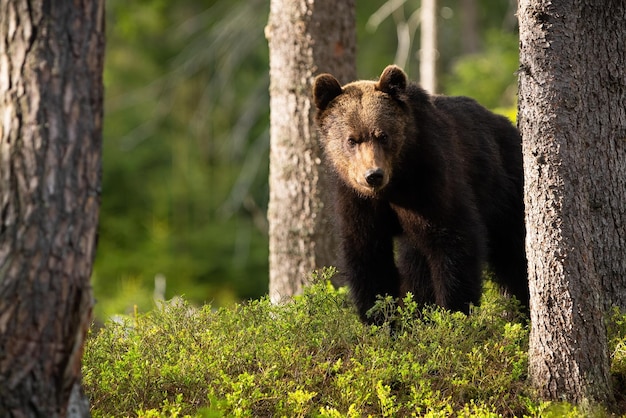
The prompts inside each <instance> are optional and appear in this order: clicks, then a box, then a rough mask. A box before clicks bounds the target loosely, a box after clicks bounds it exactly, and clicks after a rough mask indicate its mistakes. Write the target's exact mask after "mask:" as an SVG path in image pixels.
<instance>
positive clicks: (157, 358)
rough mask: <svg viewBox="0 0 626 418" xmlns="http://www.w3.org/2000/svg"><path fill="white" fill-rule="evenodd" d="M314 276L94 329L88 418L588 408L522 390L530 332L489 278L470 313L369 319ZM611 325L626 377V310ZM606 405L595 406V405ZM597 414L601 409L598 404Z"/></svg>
mask: <svg viewBox="0 0 626 418" xmlns="http://www.w3.org/2000/svg"><path fill="white" fill-rule="evenodd" d="M331 274H332V271H324V272H322V273H321V274H319V275H318V276H319V277H317V283H316V284H315V285H313V286H311V287H310V288H308V289H307V290H306V292H305V294H304V295H303V296H300V297H297V298H296V299H295V300H294V301H293V303H289V304H286V305H280V306H276V305H272V304H271V303H270V302H269V300H268V299H267V298H263V299H261V300H254V301H250V302H247V303H243V304H236V305H235V306H233V307H230V308H220V309H213V308H211V307H210V306H204V307H202V308H194V307H192V306H191V305H189V304H187V303H183V302H180V301H178V302H170V303H166V304H163V305H162V306H161V307H159V308H158V309H155V310H153V311H151V312H149V313H146V314H136V315H133V316H131V317H127V318H125V319H123V320H118V321H116V322H107V323H106V325H105V326H104V327H103V328H101V329H99V330H97V331H94V332H93V335H91V337H90V339H89V340H88V344H87V347H86V352H85V357H84V363H83V376H84V383H85V387H86V391H87V393H88V395H89V397H90V399H91V403H92V413H93V416H94V417H109V416H114V417H118V416H142V417H177V416H179V417H182V416H186V415H190V416H198V417H218V416H289V417H297V416H301V417H304V416H317V417H360V416H368V415H371V416H377V417H384V416H388V417H391V416H411V415H417V416H431V417H437V416H466V417H469V416H477V417H478V416H480V417H491V416H499V415H504V416H512V415H515V416H555V417H556V416H564V414H565V415H567V416H587V414H586V413H589V411H586V413H585V414H583V413H579V412H578V411H577V410H576V409H575V408H573V407H571V406H569V405H566V404H549V403H542V402H539V401H537V400H536V399H535V398H534V397H533V393H532V391H531V390H530V389H529V388H528V385H527V382H526V380H525V378H526V370H527V355H526V351H527V339H528V330H527V327H526V326H525V325H524V322H523V321H520V320H519V318H517V317H516V312H517V310H516V306H515V304H514V303H512V302H511V301H509V300H507V299H505V298H503V297H501V296H500V295H499V294H498V292H497V291H495V290H494V289H492V288H491V287H488V289H487V291H486V293H485V296H484V302H483V304H482V306H480V307H478V308H475V309H474V310H473V312H472V313H471V314H470V315H469V316H465V315H463V314H460V313H450V312H447V311H444V310H441V309H436V308H433V309H425V310H419V309H417V307H416V304H415V303H414V302H413V301H412V300H411V298H410V297H407V298H406V299H405V300H404V301H403V304H402V306H394V305H393V304H392V303H391V302H390V301H389V300H386V301H380V303H379V305H378V306H377V307H376V308H375V309H382V310H383V312H386V314H387V318H388V319H389V323H394V331H393V332H392V333H391V334H392V335H391V336H390V329H389V325H388V324H387V325H384V326H382V327H374V326H364V325H363V324H361V323H360V322H359V321H358V319H357V316H356V315H355V313H354V312H353V310H352V307H351V305H350V304H349V303H348V301H347V295H346V290H345V289H344V288H342V289H334V288H333V287H332V286H331V285H330V284H329V282H328V278H329V277H330V275H331ZM615 318H616V319H615V320H614V321H613V322H612V323H613V324H614V325H613V326H612V337H611V341H612V349H613V352H614V353H615V356H616V358H615V359H614V365H615V368H616V370H615V371H616V374H617V375H624V372H625V370H624V364H625V360H624V359H625V357H626V356H624V349H623V347H624V344H626V326H625V325H624V324H625V323H626V318H625V317H620V316H619V315H616V316H615ZM596 412H598V411H596ZM599 412H601V411H599Z"/></svg>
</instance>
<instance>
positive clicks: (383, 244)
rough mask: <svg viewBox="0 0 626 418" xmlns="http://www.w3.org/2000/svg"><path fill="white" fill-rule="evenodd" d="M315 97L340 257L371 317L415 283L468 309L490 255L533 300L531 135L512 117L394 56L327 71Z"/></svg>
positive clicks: (509, 284)
mask: <svg viewBox="0 0 626 418" xmlns="http://www.w3.org/2000/svg"><path fill="white" fill-rule="evenodd" d="M314 99H315V104H316V106H317V114H316V121H317V124H318V126H319V130H320V134H321V142H322V146H323V148H324V153H325V156H326V161H327V163H328V165H329V167H330V168H331V171H332V172H333V173H334V174H335V175H336V183H335V186H336V192H337V194H336V196H337V199H336V205H337V207H336V213H337V220H338V227H339V235H340V237H341V247H342V259H343V262H342V265H341V266H340V268H341V271H342V273H343V274H344V275H345V276H346V278H347V280H348V282H349V284H350V286H351V288H352V293H353V296H354V299H355V302H356V304H357V308H358V310H359V313H360V315H361V317H362V318H363V319H364V320H366V321H371V320H373V319H372V318H368V316H367V311H368V309H369V308H371V306H372V305H373V304H374V301H375V298H376V295H385V294H389V295H392V296H396V297H400V296H402V295H403V294H404V293H406V292H407V291H411V292H412V293H413V294H414V295H415V297H416V298H417V300H418V301H420V302H422V303H436V304H439V305H441V306H443V307H446V308H450V309H455V310H461V311H465V312H467V311H468V309H469V306H470V304H477V303H478V302H479V300H480V295H481V289H482V285H481V283H482V277H481V273H482V268H483V264H484V262H485V261H489V262H490V264H491V266H492V267H493V269H494V271H495V273H496V275H497V279H498V281H499V282H500V283H501V284H502V285H503V286H504V287H505V288H506V289H508V290H509V291H510V292H511V293H513V294H514V295H515V296H517V297H518V299H520V300H521V301H522V303H525V304H526V303H527V300H528V289H527V282H526V258H525V254H524V236H525V231H524V219H523V218H524V212H523V203H522V179H523V175H522V168H521V144H520V138H519V134H518V133H517V130H516V129H515V128H514V127H513V126H511V124H510V123H509V122H508V121H507V120H506V119H505V118H503V117H501V116H497V115H494V114H492V113H490V112H489V111H487V110H486V109H484V108H483V107H481V106H480V105H478V104H477V103H476V102H475V101H473V100H471V99H468V98H462V97H457V98H452V97H444V96H437V97H429V96H428V95H427V94H426V93H425V92H424V91H423V90H422V89H420V88H419V87H418V86H416V85H415V84H411V83H408V82H407V79H406V75H405V74H404V72H403V71H402V70H401V69H400V68H398V67H395V66H389V67H387V68H386V69H385V70H384V71H383V73H382V74H381V77H380V79H379V80H378V81H356V82H353V83H350V84H347V85H345V86H343V87H341V86H340V85H339V83H338V82H337V80H336V79H335V78H334V77H333V76H331V75H329V74H323V75H320V76H318V77H317V79H316V80H315V84H314ZM394 239H395V240H397V243H398V245H397V251H395V252H394ZM394 254H395V255H394ZM374 320H375V319H374Z"/></svg>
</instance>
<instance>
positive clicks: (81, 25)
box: [0, 0, 104, 417]
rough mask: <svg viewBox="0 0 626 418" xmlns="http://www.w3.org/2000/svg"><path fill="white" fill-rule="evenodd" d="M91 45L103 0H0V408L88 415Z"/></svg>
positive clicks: (96, 81) (95, 153) (93, 147)
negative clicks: (83, 386)
mask: <svg viewBox="0 0 626 418" xmlns="http://www.w3.org/2000/svg"><path fill="white" fill-rule="evenodd" d="M103 56H104V0H96V1H89V2H74V1H68V0H54V1H46V0H31V1H27V0H0V115H1V116H0V416H2V417H62V416H86V415H89V408H88V403H87V404H86V399H85V398H84V395H80V394H81V391H80V389H78V388H79V387H80V386H79V385H80V368H81V357H82V348H83V344H84V340H85V336H86V332H87V329H88V327H89V325H90V322H91V310H92V306H93V297H92V292H91V286H90V283H89V278H90V275H91V268H92V262H93V258H94V252H95V245H96V227H97V220H98V210H99V209H98V208H99V195H100V172H101V168H100V161H101V142H102V141H101V130H102V93H103V86H102V65H103ZM70 394H72V395H73V396H72V400H73V402H75V403H73V404H71V405H70V406H68V403H69V402H70Z"/></svg>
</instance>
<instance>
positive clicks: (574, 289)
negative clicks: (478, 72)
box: [518, 0, 626, 402]
mask: <svg viewBox="0 0 626 418" xmlns="http://www.w3.org/2000/svg"><path fill="white" fill-rule="evenodd" d="M518 16H519V21H520V88H519V126H520V130H521V133H522V137H523V142H524V144H523V150H524V170H525V176H526V177H525V204H526V224H527V245H526V251H527V256H528V269H529V280H530V295H531V301H530V305H531V324H532V326H531V335H530V353H529V355H530V370H529V372H530V378H531V380H532V382H533V384H534V386H535V387H536V388H537V389H538V390H539V391H540V392H541V393H542V394H543V395H544V396H545V397H547V398H551V399H569V400H572V401H574V402H582V401H585V400H596V401H601V402H603V401H607V400H610V398H611V391H610V382H609V360H608V353H607V339H606V329H605V324H604V322H603V314H604V312H605V310H606V308H607V306H609V304H610V303H612V302H617V303H618V305H620V306H622V307H624V306H625V305H624V298H625V297H626V284H625V282H626V258H624V254H623V250H624V245H625V244H626V225H625V219H626V216H625V215H626V140H625V139H624V138H626V114H625V113H624V109H626V81H625V80H626V79H625V78H624V73H623V69H624V68H625V67H626V25H624V22H625V21H626V3H624V2H623V1H621V0H615V1H608V2H596V1H594V0H586V1H574V2H550V1H546V0H521V1H520V4H519V11H518Z"/></svg>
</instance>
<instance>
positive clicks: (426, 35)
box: [420, 0, 437, 94]
mask: <svg viewBox="0 0 626 418" xmlns="http://www.w3.org/2000/svg"><path fill="white" fill-rule="evenodd" d="M420 19H421V32H420V84H421V86H422V88H423V89H425V90H426V91H428V92H429V93H431V94H435V93H436V92H437V0H422V6H421V12H420Z"/></svg>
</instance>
